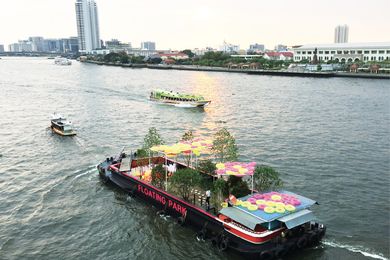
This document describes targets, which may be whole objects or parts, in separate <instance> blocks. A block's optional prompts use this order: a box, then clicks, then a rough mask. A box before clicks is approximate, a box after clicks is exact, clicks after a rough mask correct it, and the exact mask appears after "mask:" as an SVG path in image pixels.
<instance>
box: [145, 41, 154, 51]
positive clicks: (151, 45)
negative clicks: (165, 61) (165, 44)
mask: <svg viewBox="0 0 390 260" xmlns="http://www.w3.org/2000/svg"><path fill="white" fill-rule="evenodd" d="M141 49H142V50H149V51H154V50H156V43H155V42H141Z"/></svg>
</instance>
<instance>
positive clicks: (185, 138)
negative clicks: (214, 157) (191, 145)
mask: <svg viewBox="0 0 390 260" xmlns="http://www.w3.org/2000/svg"><path fill="white" fill-rule="evenodd" d="M193 139H194V133H193V132H192V130H188V131H186V132H185V133H184V134H183V136H182V137H181V141H189V142H192V140H193ZM184 157H185V160H186V163H187V166H190V161H191V154H187V155H184Z"/></svg>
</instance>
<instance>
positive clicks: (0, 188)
mask: <svg viewBox="0 0 390 260" xmlns="http://www.w3.org/2000/svg"><path fill="white" fill-rule="evenodd" d="M389 83H390V82H389V81H388V80H370V79H344V78H330V79H317V78H294V77H272V76H255V75H245V74H233V73H215V72H191V71H165V70H150V69H125V68H119V67H107V66H98V65H93V64H81V63H79V62H76V61H74V62H73V64H72V65H71V66H56V65H54V62H53V60H47V59H45V58H7V57H3V58H2V59H1V60H0V90H1V101H0V112H1V113H0V202H1V203H0V259H56V258H57V259H156V258H159V259H189V258H193V259H240V257H239V256H236V255H234V254H230V253H221V252H218V251H217V250H216V249H214V248H213V247H212V246H211V245H210V243H208V242H202V241H197V240H196V239H195V235H194V233H193V231H192V230H190V229H187V228H184V227H180V226H178V225H177V224H176V223H175V221H173V220H172V219H170V218H169V217H166V218H164V217H162V218H161V217H156V210H155V209H153V208H151V207H149V206H148V205H146V204H144V203H143V202H142V201H139V200H137V199H134V198H131V197H128V196H127V195H126V194H125V193H123V192H121V191H120V190H119V189H117V188H115V187H112V186H107V185H103V184H102V183H101V182H100V180H99V178H98V174H97V170H96V165H97V164H98V163H99V162H100V161H101V160H104V159H105V158H106V157H107V156H110V155H113V154H116V153H118V152H119V151H120V150H121V149H122V147H123V146H126V147H129V148H132V149H135V148H137V147H139V146H141V145H142V142H143V137H144V135H145V134H146V133H147V131H148V128H149V127H152V126H154V127H156V128H157V129H158V130H159V132H160V133H161V134H162V135H163V137H164V139H165V141H166V142H167V143H174V142H175V141H177V140H178V138H179V137H180V136H181V135H182V134H183V133H184V132H185V131H186V130H189V129H192V130H194V131H195V132H196V134H197V135H198V136H210V135H211V134H212V133H214V132H215V131H217V130H218V129H220V128H221V127H227V128H228V130H229V131H230V132H231V133H232V134H233V135H234V136H235V138H236V142H237V144H238V146H239V151H240V159H241V160H242V161H249V160H250V161H257V162H258V163H262V164H268V165H271V166H273V167H275V168H276V169H277V170H278V171H279V172H280V174H281V177H282V179H283V180H284V182H285V189H287V190H290V191H293V192H297V193H299V194H301V195H303V196H306V197H309V198H312V199H314V200H317V201H318V202H319V203H320V205H319V206H315V207H314V208H313V209H314V212H315V214H316V216H317V217H318V219H319V220H320V221H321V222H322V223H324V224H326V225H327V227H328V230H327V234H326V236H325V238H324V241H323V243H322V244H321V245H320V246H318V247H316V248H312V249H307V250H304V251H302V252H299V253H296V254H294V255H290V256H288V257H287V258H286V259H297V260H298V259H354V260H356V259H389V257H390V253H389V230H390V227H389V221H390V220H389V219H390V207H389V205H390V201H389V200H390V182H389V179H390V176H389V175H390V171H389V170H390V133H389V132H390V88H389V87H390V84H389ZM155 88H162V89H168V90H171V89H172V90H175V91H186V92H196V93H201V94H203V95H204V96H206V97H208V98H210V99H211V100H212V103H211V105H210V106H209V107H207V108H206V109H205V110H199V109H186V108H175V107H169V106H164V105H158V104H154V103H151V102H150V101H148V100H147V97H148V95H149V93H150V91H151V90H152V89H155ZM54 111H57V112H60V113H62V114H64V115H66V116H68V117H69V118H70V119H71V120H72V121H73V123H74V125H75V127H76V129H77V132H78V135H77V136H76V137H74V138H62V137H60V136H57V135H55V134H53V133H52V132H51V131H50V129H49V128H48V127H49V125H50V116H51V114H52V113H53V112H54Z"/></svg>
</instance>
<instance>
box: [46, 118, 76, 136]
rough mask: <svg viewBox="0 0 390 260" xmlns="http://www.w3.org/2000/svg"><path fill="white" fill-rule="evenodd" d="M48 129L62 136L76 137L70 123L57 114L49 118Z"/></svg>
mask: <svg viewBox="0 0 390 260" xmlns="http://www.w3.org/2000/svg"><path fill="white" fill-rule="evenodd" d="M50 128H51V130H52V131H53V132H54V133H56V134H59V135H62V136H72V135H76V132H75V131H74V130H73V125H72V122H70V121H69V120H67V119H66V118H65V117H63V116H61V115H60V114H57V113H54V114H53V116H52V118H51V126H50Z"/></svg>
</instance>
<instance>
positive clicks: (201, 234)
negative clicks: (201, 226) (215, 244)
mask: <svg viewBox="0 0 390 260" xmlns="http://www.w3.org/2000/svg"><path fill="white" fill-rule="evenodd" d="M206 237H207V232H206V230H201V231H199V232H198V233H197V234H196V238H197V239H198V240H206Z"/></svg>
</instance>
